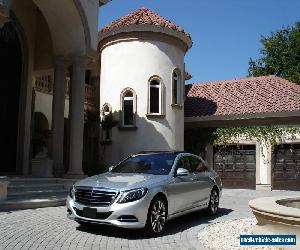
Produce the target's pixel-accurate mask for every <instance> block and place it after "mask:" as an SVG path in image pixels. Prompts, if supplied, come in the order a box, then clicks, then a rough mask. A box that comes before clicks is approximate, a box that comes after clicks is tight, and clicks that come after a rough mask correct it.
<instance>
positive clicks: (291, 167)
mask: <svg viewBox="0 0 300 250" xmlns="http://www.w3.org/2000/svg"><path fill="white" fill-rule="evenodd" d="M272 177H273V182H272V188H273V189H281V190H300V145H299V144H283V145H279V146H277V147H276V148H275V150H274V164H273V168H272Z"/></svg>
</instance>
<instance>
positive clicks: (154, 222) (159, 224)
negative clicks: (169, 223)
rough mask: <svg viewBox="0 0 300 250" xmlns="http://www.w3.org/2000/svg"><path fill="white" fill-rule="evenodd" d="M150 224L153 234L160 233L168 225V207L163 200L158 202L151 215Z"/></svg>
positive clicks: (155, 203)
mask: <svg viewBox="0 0 300 250" xmlns="http://www.w3.org/2000/svg"><path fill="white" fill-rule="evenodd" d="M150 223H151V227H152V230H153V232H155V233H160V232H162V231H163V229H164V226H165V224H166V206H165V204H164V202H163V201H162V200H159V199H158V200H156V201H155V202H154V204H153V207H152V211H151V214H150Z"/></svg>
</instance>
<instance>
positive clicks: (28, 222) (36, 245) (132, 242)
mask: <svg viewBox="0 0 300 250" xmlns="http://www.w3.org/2000/svg"><path fill="white" fill-rule="evenodd" d="M276 195H299V196H300V192H285V191H280V192H279V191H278V192H264V191H254V190H241V189H236V190H230V189H227V190H224V191H223V197H222V200H221V208H220V212H219V214H218V216H217V217H214V218H210V217H208V216H206V215H205V213H204V212H203V211H199V212H195V213H192V214H189V215H186V216H183V217H181V218H178V219H174V220H172V221H170V222H169V223H168V228H167V231H166V232H165V234H164V235H163V236H161V237H158V238H148V237H146V236H145V235H143V234H141V232H140V231H137V230H123V229H118V228H112V227H103V226H93V227H91V228H89V229H85V228H82V227H80V226H78V224H77V223H76V222H73V221H70V220H68V219H67V218H66V209H65V207H53V208H40V209H30V210H24V211H14V212H0V249H9V250H11V249H101V250H105V249H122V250H124V249H155V250H158V249H203V248H202V247H201V246H200V245H199V243H198V241H197V233H198V232H199V231H200V230H201V229H202V228H203V227H205V226H206V225H208V224H211V223H214V222H218V221H223V220H227V219H233V218H243V217H249V216H253V215H252V213H251V211H250V209H249V207H248V202H249V200H251V199H253V198H258V197H263V196H276Z"/></svg>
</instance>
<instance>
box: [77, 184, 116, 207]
mask: <svg viewBox="0 0 300 250" xmlns="http://www.w3.org/2000/svg"><path fill="white" fill-rule="evenodd" d="M118 194H119V193H118V191H116V190H113V189H106V188H93V187H75V201H76V202H78V203H80V204H83V205H87V206H92V207H108V206H110V205H111V204H112V203H113V202H114V200H115V199H116V198H117V196H118Z"/></svg>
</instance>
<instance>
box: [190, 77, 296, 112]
mask: <svg viewBox="0 0 300 250" xmlns="http://www.w3.org/2000/svg"><path fill="white" fill-rule="evenodd" d="M186 91H187V97H186V102H185V116H186V117H196V116H198V117H200V116H224V115H225V116H226V115H244V114H256V113H269V112H294V111H300V85H296V84H294V83H292V82H289V81H287V80H284V79H282V78H279V77H276V76H262V77H251V78H244V79H240V80H229V81H218V82H206V83H195V84H191V85H189V86H187V87H186Z"/></svg>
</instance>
